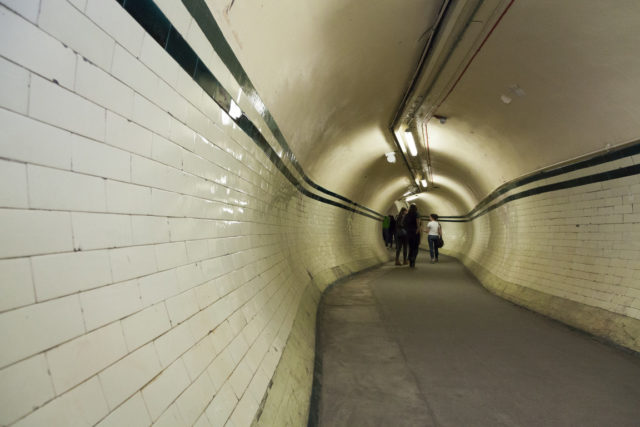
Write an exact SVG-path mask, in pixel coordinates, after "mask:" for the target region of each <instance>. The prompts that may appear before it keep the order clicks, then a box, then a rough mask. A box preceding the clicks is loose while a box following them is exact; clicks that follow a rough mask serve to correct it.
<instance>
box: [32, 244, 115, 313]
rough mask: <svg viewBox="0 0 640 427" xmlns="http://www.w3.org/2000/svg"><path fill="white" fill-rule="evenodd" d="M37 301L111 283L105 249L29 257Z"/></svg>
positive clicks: (107, 256)
mask: <svg viewBox="0 0 640 427" xmlns="http://www.w3.org/2000/svg"><path fill="white" fill-rule="evenodd" d="M31 265H32V269H33V281H34V284H35V291H36V297H37V299H38V301H44V300H48V299H51V298H56V297H60V296H64V295H69V294H72V293H76V292H78V291H82V290H86V289H92V288H96V287H98V286H102V285H105V284H107V283H111V282H112V278H111V266H110V265H109V254H108V253H107V251H82V252H67V253H63V254H53V255H43V256H36V257H32V258H31Z"/></svg>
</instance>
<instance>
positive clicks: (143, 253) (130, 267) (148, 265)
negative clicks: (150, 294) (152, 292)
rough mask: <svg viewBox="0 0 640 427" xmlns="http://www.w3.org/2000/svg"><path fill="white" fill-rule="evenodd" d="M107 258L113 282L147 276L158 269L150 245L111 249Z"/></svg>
mask: <svg viewBox="0 0 640 427" xmlns="http://www.w3.org/2000/svg"><path fill="white" fill-rule="evenodd" d="M109 258H110V260H111V271H112V274H113V280H114V281H115V282H120V281H123V280H128V279H133V278H135V277H141V276H147V275H150V274H152V273H155V272H156V271H158V266H157V264H156V257H155V249H154V247H153V246H152V245H146V246H132V247H127V248H119V249H111V250H109Z"/></svg>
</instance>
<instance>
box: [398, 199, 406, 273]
mask: <svg viewBox="0 0 640 427" xmlns="http://www.w3.org/2000/svg"><path fill="white" fill-rule="evenodd" d="M406 214H407V208H402V209H400V213H399V214H398V216H397V218H396V265H406V264H407V230H405V229H404V226H403V225H402V222H403V221H404V216H405V215H406ZM401 249H402V258H403V260H404V261H403V262H402V263H400V250H401Z"/></svg>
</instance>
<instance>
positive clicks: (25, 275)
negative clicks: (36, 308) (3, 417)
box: [0, 258, 36, 412]
mask: <svg viewBox="0 0 640 427" xmlns="http://www.w3.org/2000/svg"><path fill="white" fill-rule="evenodd" d="M0 294H2V299H0V311H5V310H9V309H11V308H15V307H20V306H24V305H28V304H31V303H34V302H35V300H36V298H35V294H34V290H33V279H32V278H31V265H30V263H29V259H26V258H15V259H6V260H0ZM0 412H1V411H0Z"/></svg>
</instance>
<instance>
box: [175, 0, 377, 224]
mask: <svg viewBox="0 0 640 427" xmlns="http://www.w3.org/2000/svg"><path fill="white" fill-rule="evenodd" d="M182 3H183V4H184V5H185V7H186V8H187V10H188V11H189V13H191V16H192V17H193V19H194V20H195V21H196V23H197V24H198V26H199V27H200V29H201V30H202V32H203V33H204V35H205V36H206V37H207V39H208V40H209V43H211V46H212V47H213V49H214V50H215V51H216V53H217V54H218V56H219V57H220V59H222V62H224V64H225V65H226V67H227V68H228V69H229V71H230V72H231V74H232V75H233V77H234V79H235V80H236V82H237V83H238V84H239V85H240V87H241V88H242V91H243V92H244V93H245V94H247V95H248V96H249V98H251V99H258V100H260V103H261V104H262V105H263V106H264V103H263V102H262V99H261V98H260V95H259V94H258V91H257V90H256V88H255V87H254V86H253V83H251V79H250V78H249V76H248V75H247V73H246V72H245V71H244V68H242V65H241V64H240V61H239V60H238V58H237V57H236V55H235V53H233V50H232V49H231V46H229V43H227V39H226V38H225V37H224V34H222V30H220V27H219V26H218V23H217V22H216V20H215V18H214V17H213V15H212V14H211V10H209V7H208V6H207V4H206V3H205V1H204V0H182ZM258 113H259V114H260V116H261V117H262V119H263V120H264V121H265V123H266V124H267V126H268V127H269V130H270V131H271V133H272V134H273V136H274V137H275V138H276V140H277V141H278V144H280V147H281V148H282V150H283V151H284V157H285V158H287V159H288V160H289V161H290V162H291V164H292V165H293V167H294V168H295V169H296V170H297V171H298V173H299V174H300V176H302V178H303V179H304V181H305V182H306V183H307V184H309V185H310V186H311V187H313V188H315V189H316V190H318V191H321V192H323V193H325V194H327V195H329V196H332V197H335V198H337V199H340V200H342V201H344V202H347V203H349V204H352V205H354V206H357V207H358V208H360V209H363V210H366V211H368V212H371V213H372V214H374V215H377V216H379V217H382V216H383V215H382V214H380V213H379V212H376V211H374V210H372V209H369V208H368V207H366V206H363V205H361V204H359V203H356V202H354V201H353V200H350V199H348V198H346V197H344V196H342V195H340V194H337V193H334V192H333V191H330V190H328V189H326V188H324V187H322V186H320V185H318V184H316V183H315V182H314V181H313V180H311V178H309V176H308V175H307V174H306V173H305V172H304V170H303V169H302V166H301V165H300V163H299V162H298V160H297V158H296V156H295V155H294V154H293V152H292V151H291V148H290V147H289V144H287V141H286V139H285V137H284V135H283V134H282V132H281V131H280V128H279V127H278V125H277V124H276V121H275V119H274V118H273V116H272V115H271V113H270V112H269V110H268V109H267V108H266V106H265V107H264V108H263V109H261V111H258Z"/></svg>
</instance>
